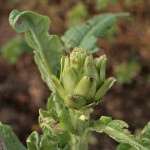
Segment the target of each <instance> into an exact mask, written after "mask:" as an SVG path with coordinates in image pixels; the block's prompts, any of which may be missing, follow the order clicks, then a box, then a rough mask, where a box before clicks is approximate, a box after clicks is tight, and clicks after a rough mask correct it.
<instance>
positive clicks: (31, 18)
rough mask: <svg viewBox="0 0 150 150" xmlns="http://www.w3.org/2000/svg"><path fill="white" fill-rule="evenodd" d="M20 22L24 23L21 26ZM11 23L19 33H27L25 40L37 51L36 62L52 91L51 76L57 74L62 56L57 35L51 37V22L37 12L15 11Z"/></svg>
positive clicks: (11, 16)
mask: <svg viewBox="0 0 150 150" xmlns="http://www.w3.org/2000/svg"><path fill="white" fill-rule="evenodd" d="M19 21H22V22H21V23H20V24H19V23H18V22H19ZM9 22H10V24H11V26H12V27H13V28H14V29H15V30H16V31H17V32H20V33H21V32H25V38H26V41H27V43H28V44H29V46H30V47H32V48H33V49H34V51H35V60H36V63H37V64H38V66H39V69H40V71H41V74H42V77H43V80H44V81H45V82H46V83H47V84H48V86H49V88H51V89H52V83H51V80H50V77H49V75H50V74H51V72H53V73H54V74H57V72H58V70H59V61H58V60H59V59H60V57H61V55H62V46H61V42H60V40H59V38H58V36H56V35H49V34H48V31H49V25H50V20H49V18H48V17H45V16H41V15H39V14H37V13H35V12H31V11H25V12H19V11H18V10H14V11H12V12H11V14H10V18H9Z"/></svg>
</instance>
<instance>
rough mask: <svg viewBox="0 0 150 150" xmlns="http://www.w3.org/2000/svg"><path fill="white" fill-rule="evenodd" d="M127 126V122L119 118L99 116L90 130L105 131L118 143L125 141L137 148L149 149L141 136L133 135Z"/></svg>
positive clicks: (139, 149) (140, 149)
mask: <svg viewBox="0 0 150 150" xmlns="http://www.w3.org/2000/svg"><path fill="white" fill-rule="evenodd" d="M127 128H128V124H127V123H125V122H124V121H121V120H112V119H111V118H110V117H105V116H103V117H101V118H100V119H99V120H98V121H95V122H94V123H93V125H92V130H94V131H96V132H100V133H101V132H105V133H106V134H108V135H109V136H110V137H112V138H113V139H114V140H116V141H117V142H119V143H125V144H129V145H131V146H133V147H134V148H135V149H137V150H149V148H148V147H147V144H145V143H144V142H143V140H144V139H143V138H140V137H137V136H133V135H132V134H131V133H130V132H129V130H128V129H127Z"/></svg>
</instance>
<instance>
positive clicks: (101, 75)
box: [99, 55, 107, 82]
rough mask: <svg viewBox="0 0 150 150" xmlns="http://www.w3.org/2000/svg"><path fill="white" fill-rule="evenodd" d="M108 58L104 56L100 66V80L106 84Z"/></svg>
mask: <svg viewBox="0 0 150 150" xmlns="http://www.w3.org/2000/svg"><path fill="white" fill-rule="evenodd" d="M106 60H107V59H106V56H105V55H103V58H102V61H101V65H100V70H99V71H100V73H99V76H100V80H101V81H102V82H104V80H105V78H106V75H105V70H106Z"/></svg>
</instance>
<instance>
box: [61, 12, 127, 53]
mask: <svg viewBox="0 0 150 150" xmlns="http://www.w3.org/2000/svg"><path fill="white" fill-rule="evenodd" d="M125 16H128V13H106V14H102V15H98V16H96V17H94V18H93V19H91V20H89V21H87V22H86V23H84V24H81V25H77V26H75V27H71V28H70V29H69V30H68V31H67V32H66V33H65V35H64V36H62V41H63V42H64V45H65V48H66V50H71V49H73V48H74V47H82V48H83V49H86V50H89V51H92V52H95V51H97V50H98V48H97V46H96V42H97V38H99V37H103V36H104V35H106V33H107V31H108V30H109V28H111V27H112V26H113V25H114V24H115V22H116V18H117V17H125Z"/></svg>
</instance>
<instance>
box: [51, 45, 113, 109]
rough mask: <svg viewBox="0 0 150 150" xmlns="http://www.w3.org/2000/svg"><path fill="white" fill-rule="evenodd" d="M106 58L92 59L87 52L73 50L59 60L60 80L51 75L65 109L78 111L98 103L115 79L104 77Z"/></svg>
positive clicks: (103, 56)
mask: <svg viewBox="0 0 150 150" xmlns="http://www.w3.org/2000/svg"><path fill="white" fill-rule="evenodd" d="M105 67H106V56H105V55H102V56H101V57H99V58H95V59H94V58H93V56H92V54H91V53H90V52H89V51H85V50H83V49H82V48H75V49H74V50H73V51H72V53H71V54H70V57H69V56H63V57H62V58H61V72H60V78H59V79H58V78H57V77H56V76H54V75H51V78H52V81H53V84H54V87H55V89H56V91H57V92H58V94H59V96H60V97H61V98H62V99H63V100H64V102H65V104H66V106H67V107H72V108H75V109H80V108H82V107H84V106H86V105H89V104H92V103H95V102H99V101H100V100H101V99H102V98H103V96H104V95H105V94H106V92H107V91H108V90H109V89H110V87H111V86H112V85H113V83H114V82H115V81H116V80H115V78H113V77H109V78H107V79H106V77H105Z"/></svg>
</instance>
